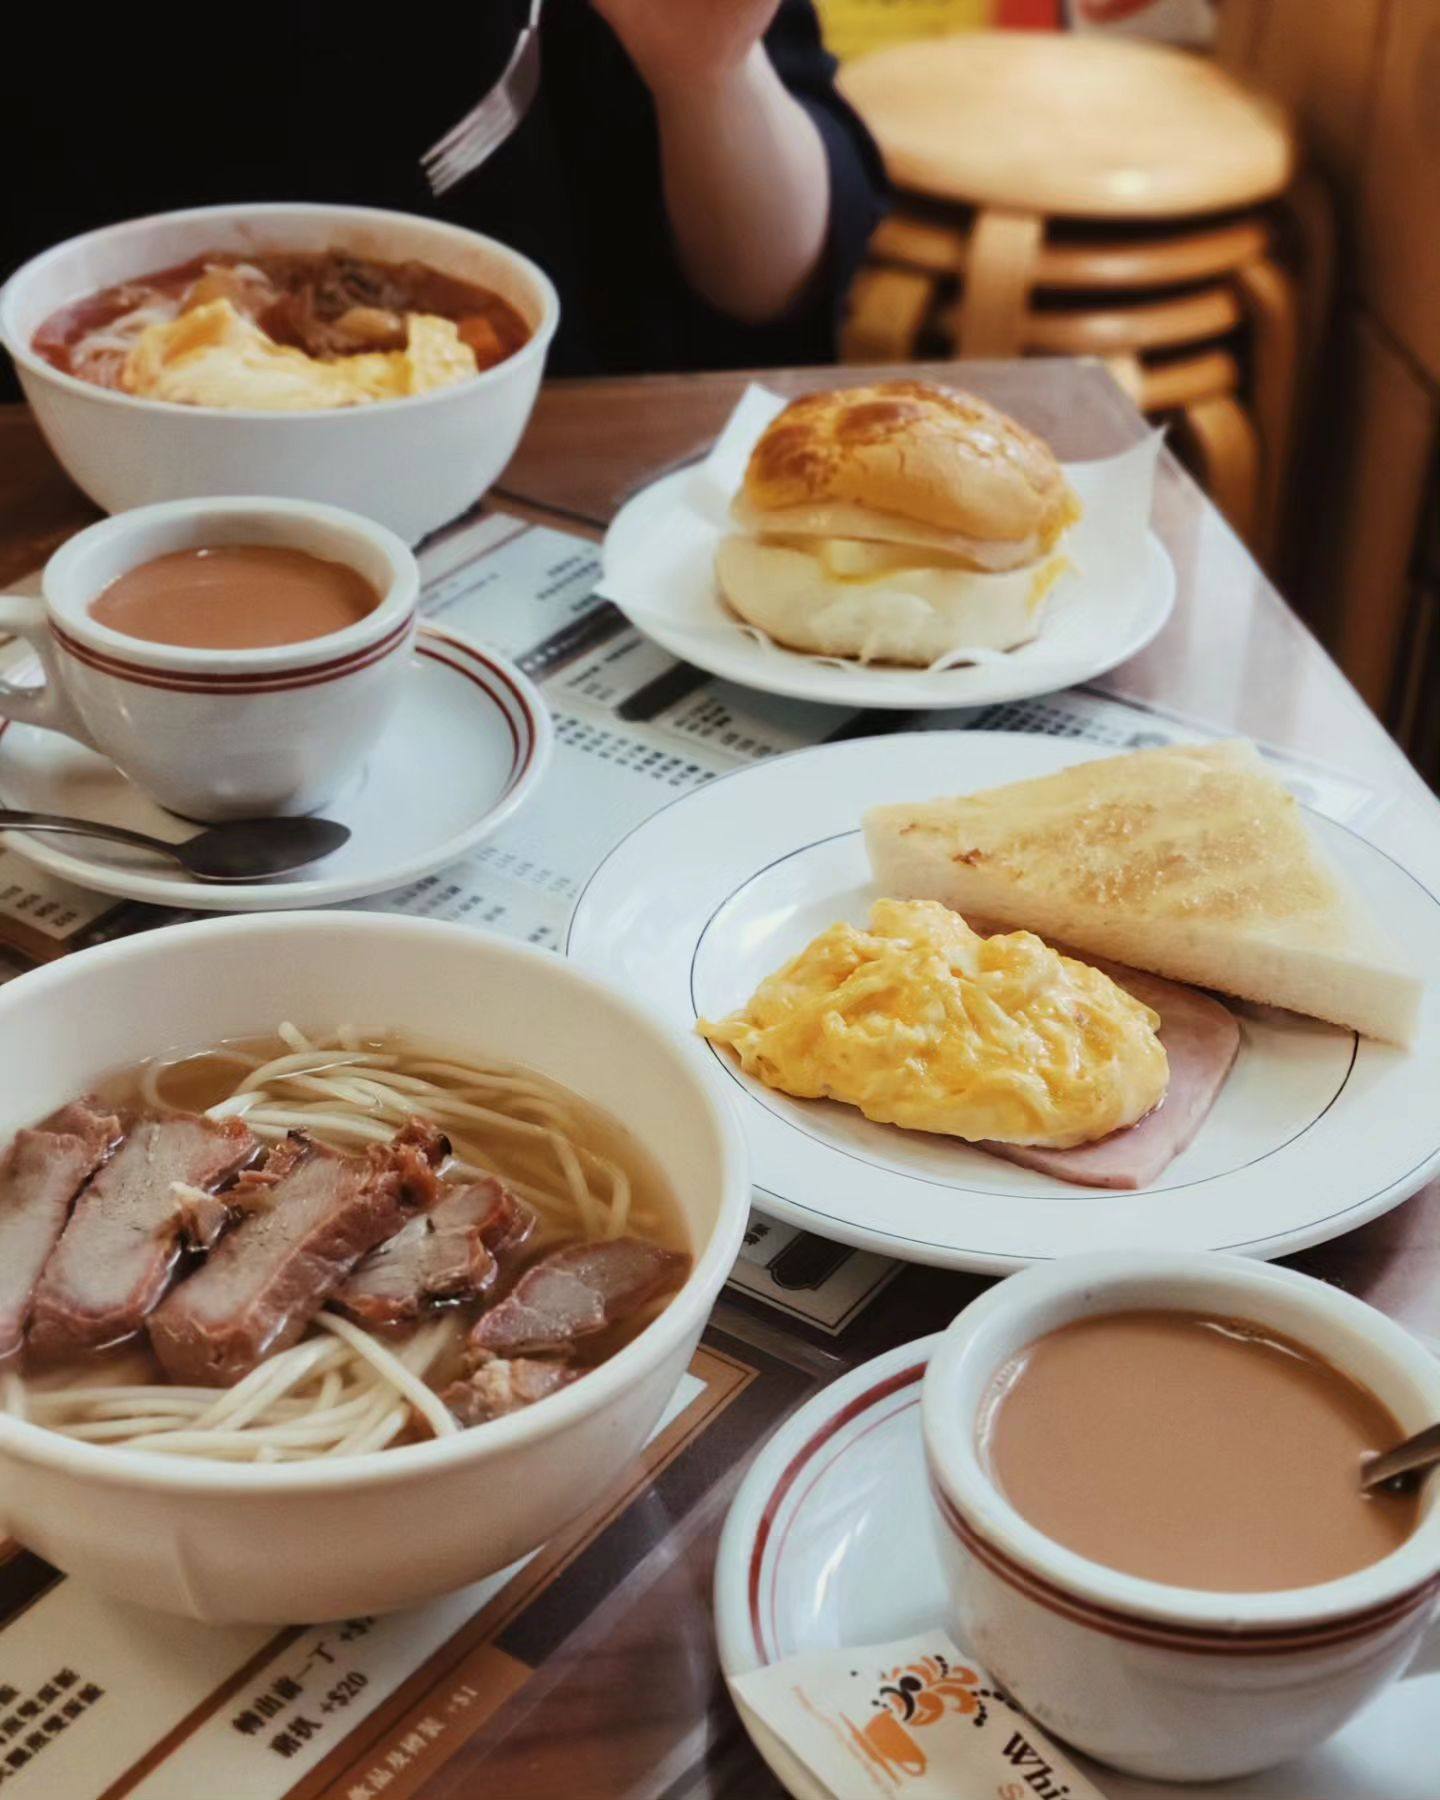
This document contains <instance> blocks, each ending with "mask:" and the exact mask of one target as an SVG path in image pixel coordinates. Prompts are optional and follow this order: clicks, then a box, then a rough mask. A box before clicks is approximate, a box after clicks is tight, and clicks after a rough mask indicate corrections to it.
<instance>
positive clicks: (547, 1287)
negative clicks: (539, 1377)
mask: <svg viewBox="0 0 1440 1800" xmlns="http://www.w3.org/2000/svg"><path fill="white" fill-rule="evenodd" d="M689 1268H690V1258H689V1257H688V1256H684V1255H682V1254H680V1253H679V1252H678V1251H675V1250H662V1249H661V1248H660V1247H659V1245H658V1244H650V1243H646V1242H645V1240H644V1239H643V1238H630V1237H621V1238H607V1239H603V1240H601V1241H599V1242H597V1243H593V1244H568V1245H566V1247H565V1248H564V1249H563V1250H554V1251H552V1252H551V1253H550V1255H549V1256H546V1257H544V1258H542V1260H541V1261H540V1262H538V1263H536V1265H535V1266H534V1268H533V1269H527V1270H526V1271H525V1273H524V1274H523V1275H522V1276H521V1277H520V1279H519V1281H517V1282H516V1284H515V1286H514V1288H513V1290H512V1291H511V1292H510V1293H509V1294H507V1295H506V1297H505V1298H504V1299H503V1300H502V1301H501V1302H500V1303H499V1305H498V1306H492V1307H491V1309H490V1311H489V1312H487V1313H484V1314H482V1316H481V1317H480V1319H479V1320H478V1321H477V1323H476V1324H475V1326H474V1328H473V1329H472V1330H471V1333H470V1337H469V1343H470V1346H471V1348H472V1349H476V1350H493V1351H495V1352H496V1353H497V1354H498V1355H501V1356H515V1355H519V1354H521V1353H523V1352H529V1351H533V1350H562V1349H565V1348H566V1347H567V1346H568V1345H569V1344H571V1343H573V1342H574V1340H575V1339H576V1338H578V1337H588V1336H589V1335H590V1334H591V1333H592V1332H596V1331H603V1330H604V1329H605V1327H606V1326H607V1325H614V1324H615V1323H617V1321H619V1320H621V1319H628V1318H629V1317H630V1315H631V1314H632V1313H636V1312H638V1311H639V1310H640V1308H641V1307H642V1306H643V1305H644V1304H645V1303H646V1301H647V1300H653V1299H654V1297H655V1296H656V1295H657V1294H663V1293H664V1292H665V1290H666V1289H667V1288H674V1287H679V1285H680V1283H681V1282H682V1281H683V1280H684V1278H685V1275H686V1274H687V1272H688V1270H689Z"/></svg>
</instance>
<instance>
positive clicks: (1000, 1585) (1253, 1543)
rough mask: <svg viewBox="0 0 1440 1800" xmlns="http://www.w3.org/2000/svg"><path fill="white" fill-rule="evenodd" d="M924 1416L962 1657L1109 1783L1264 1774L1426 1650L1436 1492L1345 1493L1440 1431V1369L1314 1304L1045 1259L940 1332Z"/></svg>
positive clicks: (1236, 1262)
mask: <svg viewBox="0 0 1440 1800" xmlns="http://www.w3.org/2000/svg"><path fill="white" fill-rule="evenodd" d="M922 1414H923V1433H924V1440H925V1454H926V1460H927V1463H928V1466H929V1474H930V1485H931V1491H932V1494H933V1497H934V1501H935V1514H934V1516H935V1525H936V1530H937V1534H938V1541H939V1545H940V1551H941V1559H942V1562H943V1564H944V1568H945V1573H946V1583H947V1589H948V1604H949V1613H948V1622H949V1623H950V1624H951V1627H952V1631H953V1635H954V1637H955V1639H956V1642H957V1643H961V1644H964V1645H966V1646H967V1647H968V1648H969V1649H970V1650H971V1651H972V1652H973V1653H974V1655H975V1656H976V1657H977V1658H978V1659H979V1660H980V1661H981V1662H982V1663H984V1664H985V1665H986V1667H987V1668H989V1669H990V1670H991V1671H992V1673H993V1674H995V1675H996V1676H997V1677H998V1678H999V1679H1000V1680H1001V1681H1002V1682H1003V1683H1004V1684H1005V1686H1006V1688H1007V1689H1009V1690H1010V1691H1011V1692H1012V1693H1013V1694H1014V1695H1015V1697H1016V1699H1017V1700H1018V1701H1019V1702H1020V1704H1021V1705H1022V1706H1023V1707H1025V1709H1026V1710H1027V1711H1028V1712H1030V1713H1032V1714H1033V1715H1034V1717H1035V1718H1036V1719H1037V1720H1038V1721H1039V1722H1040V1724H1041V1725H1043V1726H1044V1727H1045V1728H1046V1729H1047V1730H1048V1731H1053V1732H1054V1734H1055V1735H1056V1736H1057V1737H1061V1738H1064V1739H1066V1740H1067V1741H1068V1742H1069V1743H1071V1744H1073V1745H1075V1746H1076V1747H1077V1748H1078V1749H1081V1750H1084V1751H1087V1752H1088V1753H1089V1754H1091V1755H1092V1756H1096V1757H1098V1758H1100V1760H1101V1761H1103V1762H1107V1763H1111V1764H1113V1765H1114V1766H1115V1767H1116V1768H1120V1769H1124V1770H1127V1771H1129V1772H1131V1773H1133V1774H1137V1775H1142V1776H1146V1777H1149V1778H1151V1779H1153V1780H1159V1781H1215V1780H1221V1779H1224V1778H1227V1777H1232V1776H1237V1775H1244V1774H1248V1773H1250V1772H1252V1771H1254V1770H1257V1769H1262V1768H1266V1767H1268V1766H1269V1765H1271V1764H1273V1763H1277V1762H1280V1761H1283V1760H1284V1759H1285V1758H1287V1757H1290V1756H1295V1755H1299V1754H1300V1753H1301V1752H1302V1751H1306V1750H1309V1749H1311V1748H1313V1747H1314V1746H1315V1745H1316V1744H1318V1743H1320V1742H1322V1741H1323V1740H1324V1739H1325V1738H1327V1737H1329V1736H1330V1735H1331V1734H1332V1733H1333V1732H1335V1731H1338V1730H1339V1729H1340V1727H1341V1726H1342V1725H1344V1724H1345V1722H1346V1721H1347V1720H1348V1719H1349V1718H1350V1717H1351V1716H1352V1715H1353V1714H1354V1713H1355V1712H1356V1711H1357V1710H1358V1709H1359V1708H1360V1707H1361V1706H1363V1705H1364V1704H1365V1703H1366V1701H1368V1700H1369V1699H1371V1698H1372V1696H1373V1695H1374V1694H1376V1693H1377V1692H1378V1691H1379V1690H1380V1689H1381V1688H1382V1687H1383V1686H1384V1685H1385V1684H1386V1683H1387V1682H1389V1681H1391V1680H1393V1679H1395V1678H1396V1677H1397V1676H1399V1675H1400V1674H1401V1673H1402V1672H1403V1671H1404V1670H1405V1669H1406V1668H1407V1666H1409V1665H1411V1664H1412V1662H1414V1661H1415V1659H1416V1656H1417V1652H1420V1653H1421V1655H1422V1656H1423V1655H1427V1654H1428V1647H1427V1648H1426V1649H1425V1650H1422V1642H1423V1641H1424V1640H1426V1639H1427V1636H1429V1641H1430V1643H1431V1644H1437V1638H1436V1635H1434V1625H1435V1617H1436V1606H1437V1597H1440V1480H1437V1479H1436V1477H1435V1476H1434V1475H1432V1476H1431V1477H1430V1478H1428V1479H1427V1480H1425V1481H1423V1482H1421V1483H1419V1484H1418V1485H1417V1486H1415V1487H1413V1488H1410V1489H1408V1490H1405V1491H1398V1492H1391V1491H1384V1490H1381V1491H1377V1492H1375V1493H1367V1492H1365V1491H1364V1490H1363V1489H1362V1487H1361V1483H1360V1474H1361V1469H1362V1467H1363V1464H1364V1462H1365V1459H1366V1457H1367V1456H1369V1455H1370V1454H1372V1453H1374V1452H1378V1451H1380V1450H1383V1449H1388V1448H1390V1447H1392V1446H1393V1445H1394V1444H1395V1443H1398V1442H1399V1441H1401V1440H1402V1439H1403V1438H1405V1437H1408V1436H1409V1435H1410V1434H1411V1433H1413V1432H1416V1431H1419V1430H1420V1429H1421V1428H1422V1427H1424V1426H1426V1425H1430V1424H1433V1423H1434V1422H1435V1420H1437V1419H1440V1360H1437V1358H1435V1357H1434V1356H1433V1355H1431V1353H1430V1352H1429V1351H1428V1350H1427V1349H1426V1348H1425V1347H1424V1346H1423V1345H1421V1344H1420V1343H1418V1342H1417V1341H1416V1340H1415V1339H1414V1338H1412V1337H1411V1336H1410V1335H1409V1333H1408V1332H1406V1331H1405V1330H1403V1329H1402V1327H1401V1326H1399V1325H1397V1324H1396V1323H1395V1322H1394V1321H1393V1320H1391V1319H1387V1318H1386V1317H1384V1315H1383V1314H1381V1313H1378V1312H1376V1311H1375V1310H1374V1308H1372V1307H1369V1306H1367V1305H1365V1304H1364V1302H1363V1301H1360V1300H1357V1299H1355V1298H1353V1297H1352V1296H1351V1295H1349V1294H1345V1293H1342V1292H1341V1291H1340V1290H1338V1289H1337V1288H1333V1287H1330V1286H1328V1285H1327V1284H1326V1283H1324V1282H1320V1281H1315V1280H1313V1279H1311V1278H1310V1277H1309V1276H1306V1275H1300V1274H1297V1273H1295V1272H1293V1271H1292V1270H1289V1269H1282V1268H1278V1267H1276V1266H1275V1265H1274V1264H1270V1263H1262V1262H1255V1261H1252V1260H1251V1259H1250V1258H1248V1257H1234V1256H1224V1255H1221V1254H1219V1253H1216V1252H1200V1251H1190V1252H1175V1253H1172V1254H1161V1253H1152V1252H1131V1251H1104V1252H1096V1253H1094V1254H1086V1255H1081V1256H1069V1257H1063V1258H1061V1259H1059V1260H1058V1261H1056V1262H1053V1263H1048V1264H1045V1265H1043V1266H1041V1267H1037V1268H1032V1269H1028V1270H1026V1271H1025V1272H1024V1273H1022V1274H1019V1275H1013V1276H1011V1277H1010V1278H1009V1280H1007V1281H1003V1282H1001V1283H1000V1284H999V1285H998V1286H996V1287H994V1288H992V1289H991V1290H990V1291H989V1292H988V1293H986V1294H984V1295H982V1297H981V1298H980V1299H979V1300H977V1301H975V1302H974V1303H973V1304H972V1305H971V1306H968V1307H967V1308H966V1309H965V1311H964V1312H962V1313H961V1314H960V1315H959V1317H958V1318H957V1319H955V1321H954V1322H953V1323H952V1325H951V1326H950V1328H949V1330H948V1331H946V1332H945V1334H944V1335H943V1337H942V1338H941V1340H940V1344H939V1347H938V1349H937V1351H936V1353H935V1355H934V1357H933V1358H932V1360H931V1362H930V1366H929V1369H928V1371H927V1373H926V1379H925V1388H924V1398H923V1406H922ZM1437 1647H1440V1644H1437Z"/></svg>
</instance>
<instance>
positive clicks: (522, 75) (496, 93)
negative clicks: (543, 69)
mask: <svg viewBox="0 0 1440 1800" xmlns="http://www.w3.org/2000/svg"><path fill="white" fill-rule="evenodd" d="M544 3H545V0H530V18H529V22H528V23H527V24H526V26H525V27H524V29H523V30H522V31H521V33H520V35H519V37H518V38H516V40H515V48H514V50H512V51H511V53H510V60H509V62H508V63H506V65H505V67H504V69H503V70H502V72H501V75H500V79H499V80H498V81H497V82H496V83H495V85H494V87H492V88H491V89H490V91H489V93H488V94H486V95H485V96H484V98H483V99H482V100H480V101H479V102H478V103H477V104H476V105H474V106H472V107H471V108H470V110H469V112H468V113H466V115H465V117H464V118H463V119H461V120H460V121H459V122H458V123H457V124H455V125H452V126H451V127H450V129H449V131H447V132H446V133H445V135H444V137H442V138H440V139H439V140H438V141H437V142H436V143H433V144H432V145H431V146H430V148H429V149H428V150H427V151H426V152H425V154H424V155H423V156H422V157H421V158H420V166H421V168H422V169H424V171H425V179H426V180H427V181H428V182H429V183H430V191H431V193H432V194H434V195H435V196H436V198H437V199H438V198H439V196H440V195H441V194H444V193H448V192H449V190H450V189H451V188H452V187H454V186H455V184H456V183H457V182H459V181H463V180H464V179H465V177H466V176H467V175H468V174H470V172H471V171H472V170H473V169H478V168H479V167H480V165H481V163H483V162H484V161H485V160H486V158H487V157H490V156H493V155H494V153H495V152H496V151H497V150H498V149H499V148H500V146H501V145H502V144H503V143H504V142H505V140H506V138H508V137H509V136H510V134H511V133H512V132H513V131H514V130H515V128H516V127H517V126H518V125H519V123H520V121H521V120H522V119H523V118H524V117H525V115H526V113H527V112H529V110H530V105H531V102H532V101H533V100H534V98H535V93H536V90H537V89H538V87H539V86H540V9H541V7H542V6H543V5H544Z"/></svg>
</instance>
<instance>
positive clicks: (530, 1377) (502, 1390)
mask: <svg viewBox="0 0 1440 1800" xmlns="http://www.w3.org/2000/svg"><path fill="white" fill-rule="evenodd" d="M583 1373H584V1371H583V1370H582V1369H572V1368H571V1367H570V1365H569V1364H568V1363H564V1362H542V1361H541V1360H540V1359H539V1358H537V1357H533V1356H516V1357H513V1358H511V1359H510V1360H509V1361H507V1360H506V1359H505V1358H504V1357H502V1356H487V1357H486V1358H485V1359H484V1361H483V1362H481V1363H480V1364H479V1365H478V1366H477V1367H476V1368H475V1369H474V1370H473V1371H472V1372H471V1373H470V1374H469V1375H468V1376H467V1377H466V1379H465V1380H464V1381H453V1382H451V1384H450V1386H449V1387H447V1388H446V1389H445V1392H444V1393H443V1394H442V1395H441V1396H440V1398H441V1399H442V1400H443V1401H444V1402H445V1404H446V1405H447V1406H448V1407H449V1408H450V1410H451V1412H452V1413H454V1415H455V1417H456V1418H457V1419H458V1420H459V1421H460V1423H461V1424H462V1425H483V1424H484V1423H485V1422H486V1420H487V1419H503V1418H504V1416H505V1415H506V1413H513V1412H519V1411H520V1409H521V1408H522V1407H525V1406H533V1405H534V1404H535V1402H536V1401H537V1400H543V1399H544V1398H545V1396H546V1395H547V1394H556V1393H558V1392H559V1391H560V1389H561V1388H563V1387H569V1385H570V1383H571V1382H572V1381H575V1380H578V1378H579V1377H580V1376H581V1375H582V1374H583Z"/></svg>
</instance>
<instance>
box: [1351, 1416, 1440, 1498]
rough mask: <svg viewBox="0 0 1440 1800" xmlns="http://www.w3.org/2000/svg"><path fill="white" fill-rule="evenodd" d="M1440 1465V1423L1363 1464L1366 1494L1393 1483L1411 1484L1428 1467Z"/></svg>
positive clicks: (1367, 1459) (1361, 1471) (1398, 1484)
mask: <svg viewBox="0 0 1440 1800" xmlns="http://www.w3.org/2000/svg"><path fill="white" fill-rule="evenodd" d="M1437 1464H1440V1425H1427V1426H1426V1427H1425V1429H1424V1431H1417V1432H1416V1433H1415V1435H1414V1437H1408V1438H1406V1439H1405V1441H1404V1443H1403V1444H1397V1445H1396V1446H1395V1448H1394V1449H1393V1450H1384V1451H1382V1452H1381V1453H1380V1454H1379V1455H1378V1456H1369V1457H1367V1458H1366V1459H1365V1461H1364V1462H1363V1463H1362V1464H1361V1466H1360V1486H1361V1488H1362V1489H1363V1490H1364V1491H1365V1492H1366V1493H1372V1492H1373V1491H1374V1490H1375V1489H1376V1488H1381V1487H1385V1486H1387V1485H1393V1486H1395V1487H1397V1488H1398V1487H1401V1486H1404V1487H1410V1486H1412V1485H1413V1484H1414V1482H1415V1481H1418V1480H1419V1478H1420V1477H1421V1475H1423V1474H1424V1472H1425V1471H1426V1470H1427V1469H1433V1468H1434V1467H1435V1466H1436V1465H1437Z"/></svg>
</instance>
